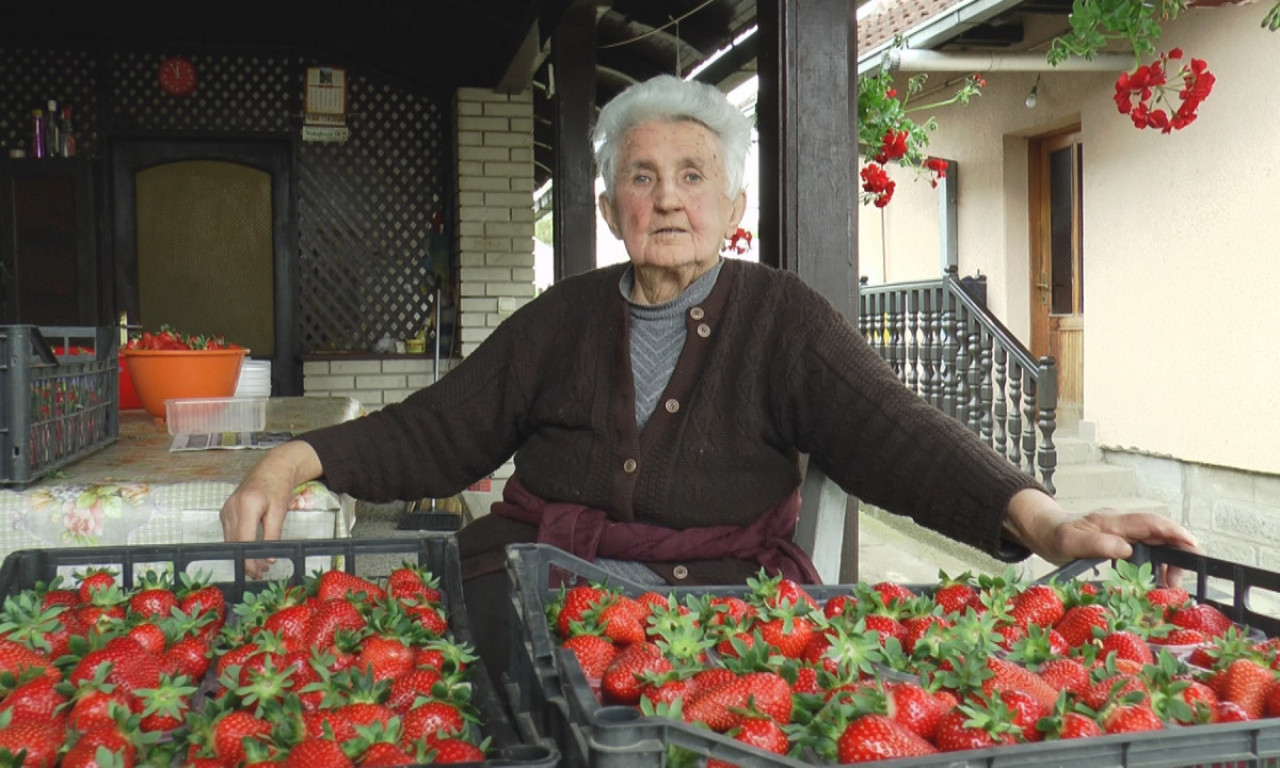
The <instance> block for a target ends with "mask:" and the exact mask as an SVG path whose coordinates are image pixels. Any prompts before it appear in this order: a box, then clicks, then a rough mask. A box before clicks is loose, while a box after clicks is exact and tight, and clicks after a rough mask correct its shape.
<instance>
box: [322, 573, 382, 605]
mask: <svg viewBox="0 0 1280 768" xmlns="http://www.w3.org/2000/svg"><path fill="white" fill-rule="evenodd" d="M314 581H315V590H314V591H315V596H316V599H318V600H321V601H327V600H354V601H355V602H368V601H371V600H372V601H379V602H380V601H382V600H385V599H386V597H387V593H386V591H385V590H383V588H382V587H379V586H378V585H377V584H374V583H373V582H372V581H369V580H368V579H362V578H360V577H359V576H356V575H355V574H353V573H346V572H345V571H325V572H324V573H322V574H320V578H319V579H315V580H314ZM361 595H363V598H361Z"/></svg>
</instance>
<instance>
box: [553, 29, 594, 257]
mask: <svg viewBox="0 0 1280 768" xmlns="http://www.w3.org/2000/svg"><path fill="white" fill-rule="evenodd" d="M551 65H552V73H553V78H552V87H553V88H554V91H553V94H552V97H551V98H552V115H553V121H554V123H555V152H554V158H555V168H554V169H553V171H552V177H551V178H552V186H553V188H554V190H555V192H554V203H553V205H554V211H553V213H552V215H553V217H554V218H553V219H552V227H553V229H554V230H555V234H554V236H553V240H554V243H553V244H554V246H555V279H556V280H557V281H558V280H560V279H562V278H565V277H568V276H570V275H576V274H579V273H582V272H586V271H588V270H591V269H594V268H595V266H596V213H595V203H596V201H595V167H594V160H593V158H592V153H591V124H592V121H593V120H594V119H595V104H596V9H595V7H594V6H591V5H587V4H578V5H574V6H573V7H571V8H570V9H568V10H567V11H565V14H564V18H562V19H561V20H560V25H559V26H558V27H556V31H555V34H554V35H553V36H552V40H551Z"/></svg>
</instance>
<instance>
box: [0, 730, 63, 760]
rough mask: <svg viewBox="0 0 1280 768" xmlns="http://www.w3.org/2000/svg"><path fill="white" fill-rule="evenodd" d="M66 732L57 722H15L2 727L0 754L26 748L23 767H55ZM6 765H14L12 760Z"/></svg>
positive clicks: (15, 752)
mask: <svg viewBox="0 0 1280 768" xmlns="http://www.w3.org/2000/svg"><path fill="white" fill-rule="evenodd" d="M65 736H66V733H65V732H64V731H63V728H62V726H61V724H57V723H13V724H11V725H9V726H8V727H7V728H0V756H3V755H4V753H5V751H8V752H9V754H10V755H17V754H18V752H19V751H20V750H26V753H27V754H26V758H25V759H24V760H23V761H22V767H23V768H53V765H54V764H55V762H56V761H57V758H58V750H59V749H60V748H61V747H62V741H63V739H64V738H65ZM4 764H5V765H14V764H16V763H14V762H12V761H6V762H4Z"/></svg>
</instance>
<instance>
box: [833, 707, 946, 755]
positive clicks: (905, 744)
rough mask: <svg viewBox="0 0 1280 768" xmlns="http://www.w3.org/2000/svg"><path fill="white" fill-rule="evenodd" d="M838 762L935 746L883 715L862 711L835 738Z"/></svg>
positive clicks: (932, 750)
mask: <svg viewBox="0 0 1280 768" xmlns="http://www.w3.org/2000/svg"><path fill="white" fill-rule="evenodd" d="M836 752H837V755H838V757H839V761H840V762H841V763H861V762H867V761H871V760H891V759H893V758H897V757H922V756H924V755H933V754H937V752H938V749H937V747H935V746H933V745H932V744H930V743H929V742H928V741H925V740H924V739H922V738H920V737H919V736H917V735H916V734H914V733H912V732H911V731H909V730H907V729H906V728H904V727H902V726H901V725H899V724H898V723H896V722H894V721H893V720H891V719H890V718H888V717H886V716H884V715H875V714H872V715H863V716H862V717H859V718H858V719H857V720H854V721H853V722H852V723H849V724H848V725H847V726H845V728H844V730H843V731H842V732H841V733H840V736H839V738H837V739H836Z"/></svg>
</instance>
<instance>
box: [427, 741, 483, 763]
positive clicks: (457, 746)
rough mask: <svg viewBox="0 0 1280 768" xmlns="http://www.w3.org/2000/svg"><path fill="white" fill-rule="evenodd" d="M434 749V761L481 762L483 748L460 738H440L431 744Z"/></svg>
mask: <svg viewBox="0 0 1280 768" xmlns="http://www.w3.org/2000/svg"><path fill="white" fill-rule="evenodd" d="M432 747H433V748H434V749H435V752H436V754H435V757H434V758H433V759H432V760H431V762H434V763H482V762H484V750H482V749H480V748H479V747H477V746H476V745H475V744H472V743H471V742H469V741H463V740H462V739H441V740H440V741H437V742H435V744H433V745H432Z"/></svg>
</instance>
